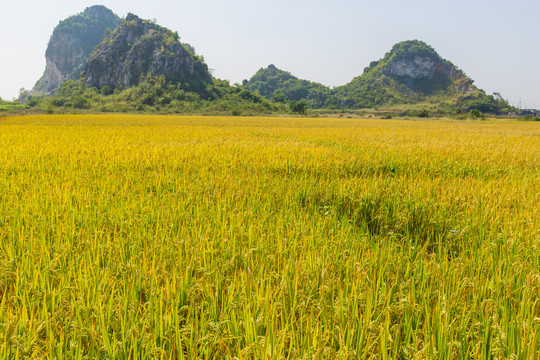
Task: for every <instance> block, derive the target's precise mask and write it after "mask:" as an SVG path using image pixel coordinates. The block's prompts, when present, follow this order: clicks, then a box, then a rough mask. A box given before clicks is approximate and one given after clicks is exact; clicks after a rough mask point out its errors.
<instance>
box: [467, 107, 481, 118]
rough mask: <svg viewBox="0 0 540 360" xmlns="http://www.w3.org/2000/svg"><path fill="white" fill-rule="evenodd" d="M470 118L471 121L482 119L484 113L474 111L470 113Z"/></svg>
mask: <svg viewBox="0 0 540 360" xmlns="http://www.w3.org/2000/svg"><path fill="white" fill-rule="evenodd" d="M469 117H470V118H471V119H480V118H481V117H482V113H481V112H480V110H478V109H472V110H471V111H470V112H469Z"/></svg>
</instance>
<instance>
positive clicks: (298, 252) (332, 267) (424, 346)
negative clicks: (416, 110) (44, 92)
mask: <svg viewBox="0 0 540 360" xmlns="http://www.w3.org/2000/svg"><path fill="white" fill-rule="evenodd" d="M539 154H540V126H539V124H536V123H532V122H518V121H481V122H465V121H399V120H398V121H391V120H375V119H369V120H358V119H307V118H303V119H279V118H225V117H223V118H207V117H173V116H132V115H129V116H127V115H122V116H121V115H101V116H89V115H81V116H55V115H51V116H28V117H13V118H9V117H8V118H0V358H1V359H23V358H33V359H35V358H50V359H53V358H54V359H95V358H110V359H154V358H163V359H197V358H200V359H227V358H228V359H233V358H237V359H312V358H315V359H465V358H467V359H468V358H474V359H477V358H483V359H488V358H490V359H509V358H515V359H536V358H538V357H539V356H540V339H539V337H540V249H539V243H540V206H539V204H540V161H539Z"/></svg>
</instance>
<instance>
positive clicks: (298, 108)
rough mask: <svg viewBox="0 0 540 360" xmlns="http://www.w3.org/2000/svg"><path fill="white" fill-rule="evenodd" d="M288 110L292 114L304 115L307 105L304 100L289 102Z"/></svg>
mask: <svg viewBox="0 0 540 360" xmlns="http://www.w3.org/2000/svg"><path fill="white" fill-rule="evenodd" d="M289 108H290V109H291V111H292V112H293V113H297V114H301V115H302V114H305V113H306V110H307V103H306V102H305V101H304V100H300V101H291V102H290V103H289Z"/></svg>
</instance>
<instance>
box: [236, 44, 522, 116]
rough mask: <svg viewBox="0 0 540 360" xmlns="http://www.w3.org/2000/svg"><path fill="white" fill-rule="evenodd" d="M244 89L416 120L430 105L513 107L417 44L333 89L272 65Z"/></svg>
mask: <svg viewBox="0 0 540 360" xmlns="http://www.w3.org/2000/svg"><path fill="white" fill-rule="evenodd" d="M246 85H247V87H248V88H249V89H251V90H253V91H257V92H259V93H260V94H261V95H263V96H264V97H266V98H267V99H272V100H275V101H281V102H285V101H288V102H297V101H300V100H302V101H305V102H306V103H307V104H308V106H309V107H310V108H311V109H320V108H326V109H333V110H352V109H378V108H389V109H391V110H392V111H393V112H397V113H398V114H400V115H409V114H411V115H414V114H415V113H417V112H421V110H422V109H423V108H425V107H426V106H429V107H430V109H431V112H432V113H433V114H450V113H452V112H456V111H457V110H459V111H460V112H461V113H465V112H469V111H470V110H473V109H476V110H479V111H481V112H485V113H492V114H500V113H505V112H508V111H509V110H510V109H511V108H512V107H511V106H510V105H509V104H508V102H507V101H506V100H505V99H503V98H502V97H501V96H500V94H494V95H487V94H486V93H485V92H484V91H483V90H480V89H478V88H477V87H475V86H474V85H473V81H472V80H471V79H470V78H469V77H467V76H466V75H465V73H463V71H461V70H460V69H458V68H457V67H456V66H455V65H454V64H452V63H451V62H450V61H448V60H445V59H443V58H441V57H440V56H439V54H437V52H436V51H435V50H434V49H433V48H432V47H431V46H429V45H427V44H426V43H424V42H422V41H418V40H411V41H403V42H400V43H398V44H396V45H394V47H393V48H392V50H391V51H389V52H388V53H387V54H386V55H385V56H384V57H383V58H382V59H380V60H378V61H373V62H371V64H370V65H369V66H368V67H366V68H365V69H364V73H363V74H362V75H360V76H358V77H356V78H354V79H353V80H352V81H351V82H350V83H348V84H346V85H344V86H340V87H337V88H335V89H330V88H328V87H326V86H324V85H321V84H317V83H313V82H310V81H307V80H301V79H298V78H296V77H295V76H293V75H291V74H290V73H288V72H286V71H283V70H280V69H277V68H276V67H275V66H273V65H270V66H269V67H268V68H266V69H260V70H259V71H258V72H257V73H256V74H255V75H254V76H253V77H252V78H251V79H250V80H249V81H248V82H247V84H246Z"/></svg>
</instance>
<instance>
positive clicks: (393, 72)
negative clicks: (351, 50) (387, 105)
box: [368, 40, 473, 95]
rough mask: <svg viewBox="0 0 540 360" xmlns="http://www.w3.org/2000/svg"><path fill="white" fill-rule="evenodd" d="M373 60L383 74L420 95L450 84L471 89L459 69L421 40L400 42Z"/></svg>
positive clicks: (458, 89) (460, 88)
mask: <svg viewBox="0 0 540 360" xmlns="http://www.w3.org/2000/svg"><path fill="white" fill-rule="evenodd" d="M376 64H377V65H379V66H380V70H381V71H382V73H383V74H384V75H386V76H389V77H390V78H392V79H394V80H396V81H398V82H401V83H403V84H405V85H406V86H407V87H408V88H409V89H410V90H412V91H413V92H419V93H422V94H424V95H431V94H433V93H436V92H439V91H446V90H449V89H451V88H452V86H453V88H454V90H457V91H460V92H467V91H470V90H473V86H472V82H471V81H470V79H468V78H467V77H466V76H465V74H463V72H462V71H461V70H459V69H458V68H457V67H456V66H455V65H453V64H452V63H451V62H449V61H447V60H444V59H442V58H441V57H440V56H439V54H437V52H435V50H433V48H432V47H430V46H429V45H427V44H426V43H424V42H422V41H418V40H410V41H403V42H400V43H398V44H396V45H394V47H393V48H392V50H391V51H390V52H389V53H388V54H386V56H385V57H384V58H383V59H382V60H380V61H378V62H376ZM381 65H382V66H381ZM368 69H369V68H368Z"/></svg>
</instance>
